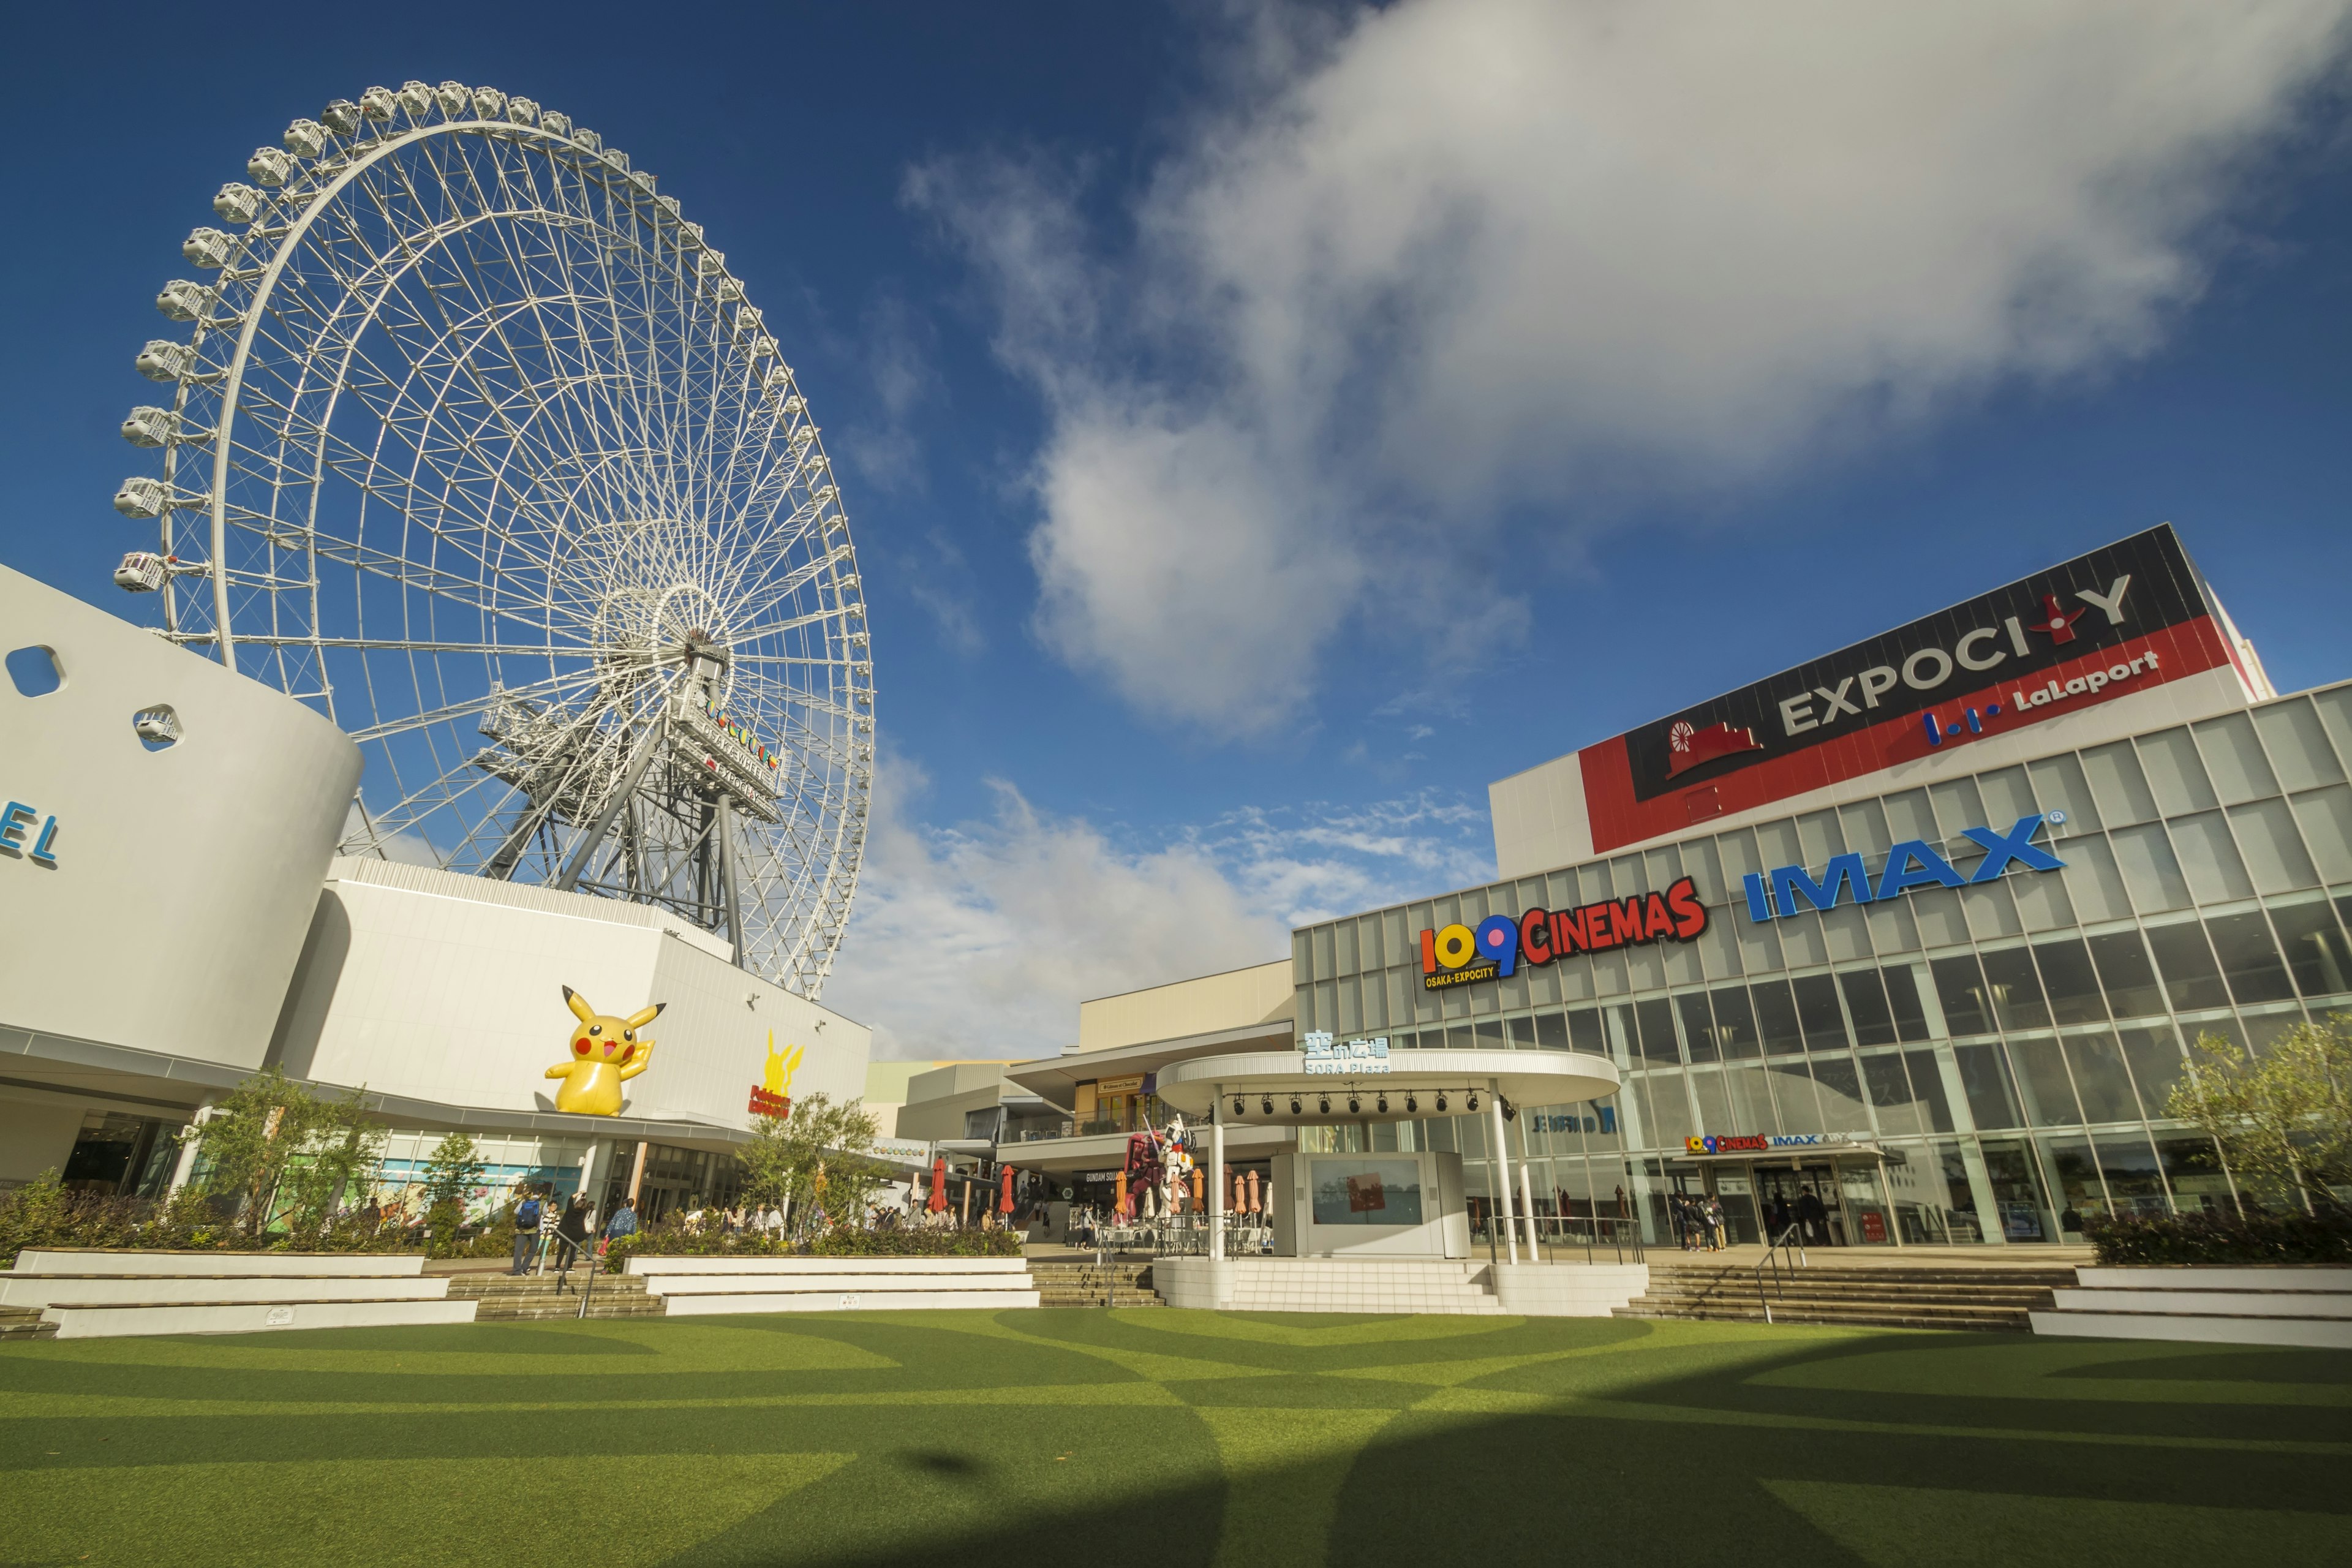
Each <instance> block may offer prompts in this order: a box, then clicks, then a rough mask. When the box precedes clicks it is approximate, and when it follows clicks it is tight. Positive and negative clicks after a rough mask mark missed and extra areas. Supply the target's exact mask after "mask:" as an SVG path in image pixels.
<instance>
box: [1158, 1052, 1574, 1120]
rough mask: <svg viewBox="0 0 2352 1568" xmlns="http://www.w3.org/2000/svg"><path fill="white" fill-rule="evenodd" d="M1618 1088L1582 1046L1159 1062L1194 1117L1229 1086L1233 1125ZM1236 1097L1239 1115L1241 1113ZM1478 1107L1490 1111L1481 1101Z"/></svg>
mask: <svg viewBox="0 0 2352 1568" xmlns="http://www.w3.org/2000/svg"><path fill="white" fill-rule="evenodd" d="M1617 1087H1618V1079H1617V1066H1616V1064H1615V1063H1614V1062H1612V1061H1610V1060H1609V1059H1608V1058H1605V1057H1597V1056H1592V1055H1590V1054H1588V1053H1585V1052H1581V1051H1444V1050H1438V1051H1424V1050H1391V1051H1390V1052H1389V1053H1388V1055H1387V1056H1386V1057H1384V1058H1362V1057H1354V1056H1345V1057H1341V1056H1334V1057H1328V1058H1314V1059H1311V1060H1310V1059H1309V1058H1308V1057H1307V1053H1306V1052H1304V1051H1251V1052H1247V1053H1244V1054H1242V1055H1238V1056H1225V1057H1196V1058H1193V1059H1192V1060H1191V1061H1185V1062H1178V1063H1175V1064H1174V1065H1172V1066H1170V1067H1165V1068H1160V1082H1159V1093H1160V1099H1161V1100H1163V1101H1165V1102H1166V1103H1167V1104H1169V1105H1171V1106H1173V1107H1174V1108H1175V1109H1176V1110H1181V1111H1182V1112H1183V1113H1184V1114H1185V1115H1187V1116H1190V1117H1194V1118H1198V1117H1202V1116H1205V1115H1206V1114H1208V1112H1209V1109H1210V1103H1211V1101H1212V1100H1214V1099H1215V1098H1216V1097H1217V1096H1218V1095H1220V1094H1223V1096H1225V1097H1226V1098H1225V1101H1224V1103H1223V1106H1221V1107H1220V1108H1219V1113H1220V1114H1221V1115H1222V1116H1223V1118H1224V1120H1225V1122H1226V1124H1227V1125H1228V1126H1261V1125H1263V1126H1285V1125H1286V1126H1323V1125H1332V1124H1336V1123H1340V1122H1349V1121H1421V1120H1424V1119H1427V1118H1431V1117H1438V1116H1467V1115H1470V1114H1472V1107H1471V1105H1470V1103H1469V1100H1470V1097H1471V1096H1472V1095H1473V1094H1476V1095H1480V1096H1485V1095H1489V1094H1492V1093H1495V1092H1496V1091H1497V1090H1499V1091H1500V1092H1501V1094H1502V1096H1503V1098H1504V1099H1505V1100H1507V1101H1508V1102H1509V1103H1510V1104H1511V1105H1512V1106H1514V1107H1518V1106H1528V1107H1533V1106H1538V1105H1574V1104H1578V1103H1580V1102H1582V1101H1585V1100H1605V1099H1607V1098H1608V1097H1609V1096H1611V1095H1612V1094H1615V1093H1616V1092H1617ZM1236 1096H1238V1097H1239V1098H1240V1100H1241V1101H1242V1110H1241V1113H1240V1114H1239V1115H1235V1114H1234V1108H1233V1100H1234V1097H1236ZM1441 1096H1442V1097H1444V1101H1445V1104H1444V1107H1443V1108H1442V1109H1441V1108H1440V1107H1439V1105H1438V1103H1437V1102H1438V1100H1439V1098H1440V1097H1441ZM1383 1098H1385V1099H1386V1100H1387V1101H1388V1104H1387V1107H1386V1109H1384V1110H1383V1109H1381V1100H1382V1099H1383ZM1350 1099H1352V1100H1354V1101H1355V1105H1354V1107H1353V1108H1352V1109H1351V1108H1350V1107H1349V1100H1350ZM1293 1100H1297V1104H1298V1110H1296V1111H1293V1110H1291V1109H1290V1107H1291V1102H1292V1101H1293ZM1327 1102H1328V1107H1329V1109H1328V1110H1326V1109H1324V1107H1325V1105H1326V1104H1327ZM1269 1103H1270V1105H1271V1109H1268V1106H1269ZM1477 1110H1478V1111H1479V1112H1481V1113H1483V1112H1484V1111H1485V1110H1486V1101H1485V1100H1483V1099H1482V1100H1480V1101H1479V1104H1478V1107H1477Z"/></svg>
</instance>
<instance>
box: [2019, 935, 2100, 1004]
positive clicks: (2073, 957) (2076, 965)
mask: <svg viewBox="0 0 2352 1568" xmlns="http://www.w3.org/2000/svg"><path fill="white" fill-rule="evenodd" d="M2033 963H2034V965H2035V967H2037V968H2039V969H2040V970H2041V971H2042V993H2043V994H2045V995H2047V996H2048V997H2049V998H2050V1016H2052V1017H2053V1018H2055V1019H2056V1020H2057V1021H2058V1022H2059V1023H2061V1024H2104V1023H2105V1022H2106V1021H2107V1005H2106V1002H2105V999H2104V998H2103V997H2101V995H2100V994H2099V978H2098V976H2097V975H2096V974H2095V973H2093V972H2092V969H2091V953H2090V950H2089V949H2088V948H2086V947H2084V945H2083V944H2082V942H2078V941H2072V940H2069V941H2066V942H2036V943H2035V944H2034V948H2033Z"/></svg>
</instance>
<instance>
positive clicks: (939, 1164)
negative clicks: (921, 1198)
mask: <svg viewBox="0 0 2352 1568" xmlns="http://www.w3.org/2000/svg"><path fill="white" fill-rule="evenodd" d="M923 1206H924V1207H925V1208H927V1209H929V1210H930V1211H931V1213H933V1214H943V1213H945V1212H946V1210H947V1206H948V1163H947V1161H946V1160H944V1159H939V1160H933V1161H932V1162H931V1197H930V1201H929V1203H927V1204H925V1205H923Z"/></svg>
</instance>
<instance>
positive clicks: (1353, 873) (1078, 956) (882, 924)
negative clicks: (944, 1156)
mask: <svg viewBox="0 0 2352 1568" xmlns="http://www.w3.org/2000/svg"><path fill="white" fill-rule="evenodd" d="M922 789H923V781H922V778H921V774H920V773H919V771H918V770H916V769H914V768H913V767H911V766H910V765H909V764H908V763H904V762H901V761H895V760H889V759H886V763H885V766H884V767H883V768H882V769H881V771H880V773H879V774H878V776H877V788H876V801H875V809H874V817H873V824H872V826H871V827H870V828H869V830H868V833H867V837H866V864H865V868H864V871H863V872H862V874H861V877H860V879H859V884H858V894H857V908H856V915H855V916H854V918H853V920H852V922H851V925H850V930H849V932H848V935H847V938H846V940H845V942H843V944H842V957H841V962H840V963H839V964H838V966H837V967H836V968H835V973H834V974H833V977H832V978H831V980H830V981H829V982H828V983H827V984H826V987H825V1003H826V1005H828V1006H833V1007H837V1008H839V1009H841V1010H842V1011H843V1012H844V1013H845V1014H847V1015H848V1016H852V1017H855V1018H857V1019H859V1020H860V1021H861V1022H865V1023H868V1024H871V1025H873V1026H875V1030H876V1037H875V1054H876V1056H877V1057H896V1058H918V1059H929V1058H949V1057H1034V1056H1050V1055H1052V1054H1054V1053H1055V1052H1056V1051H1058V1050H1060V1049H1061V1048H1062V1047H1063V1046H1065V1045H1066V1044H1067V1043H1069V1042H1070V1041H1071V1040H1073V1039H1074V1038H1076V1034H1077V1009H1078V1004H1079V1003H1080V1002H1082V1001H1085V1000H1087V999H1088V998H1090V997H1096V996H1106V995H1113V994H1118V993H1119V992H1122V991H1128V990H1132V989H1135V988H1137V987H1139V986H1144V985H1153V984H1163V983H1165V982H1168V981H1171V980H1183V979H1189V978H1191V977H1192V976H1195V975H1201V974H1212V973H1217V972H1219V971H1222V970H1226V969H1234V968H1238V967H1240V966H1242V965H1244V964H1251V963H1266V962H1268V961H1270V960H1273V959H1277V958H1282V957H1285V956H1286V955H1287V954H1288V952H1289V951H1290V929H1291V927H1292V925H1293V924H1294V923H1299V922H1304V921H1309V920H1314V919H1319V918H1323V917H1325V916H1328V915H1330V914H1333V913H1338V912H1341V911H1345V910H1357V909H1361V908H1365V907H1367V906H1369V905H1375V904H1378V903H1381V902H1382V901H1384V900H1391V899H1395V898H1401V897H1404V896H1408V895H1410V894H1420V893H1427V892H1430V891H1433V890H1435V889H1438V888H1443V887H1452V886H1459V885H1462V884H1464V883H1467V882H1471V881H1475V880H1478V879H1484V878H1486V877H1487V876H1490V875H1491V874H1492V872H1493V861H1492V859H1491V857H1490V856H1489V853H1488V850H1487V847H1486V814H1485V812H1484V811H1483V810H1479V809H1476V808H1475V807H1473V806H1471V805H1466V804H1463V803H1455V802H1445V801H1441V800H1438V799H1436V798H1433V797H1425V798H1421V799H1416V800H1411V801H1401V802H1393V803H1388V804H1385V805H1374V806H1370V807H1365V808H1360V809H1357V810H1352V811H1347V812H1320V813H1318V812H1308V813H1276V812H1261V811H1255V810H1248V811H1242V812H1237V813H1234V814H1232V815H1230V816H1226V817H1223V818H1222V819H1220V820H1218V821H1215V822H1212V823H1208V824H1205V825H1202V826H1197V827H1194V828H1191V829H1187V830H1182V831H1180V832H1177V833H1174V834H1171V835H1167V836H1165V837H1163V838H1162V839H1161V840H1160V841H1158V842H1154V843H1148V844H1136V843H1130V842H1128V841H1127V840H1126V837H1125V836H1123V835H1121V834H1119V833H1117V832H1110V831H1106V830H1104V829H1102V828H1100V827H1097V826H1095V825H1093V824H1091V823H1088V822H1086V821H1084V820H1081V819H1076V818H1065V817H1056V816H1051V815H1050V814H1047V813H1044V812H1041V811H1039V810H1037V809H1036V808H1035V807H1034V805H1031V804H1030V803H1029V802H1028V801H1027V800H1025V799H1024V798H1023V796H1022V795H1021V794H1020V793H1019V792H1018V791H1017V790H1015V789H1014V788H1013V786H1012V785H1010V784H1003V783H1001V782H1000V783H994V784H992V789H993V790H994V792H995V796H996V812H995V815H994V816H993V817H992V819H991V820H989V821H986V822H977V823H966V824H962V825H960V826H955V827H950V828H940V827H931V826H924V825H922V824H919V822H917V821H916V820H915V819H914V817H913V816H912V813H911V807H912V805H913V801H914V798H915V797H916V796H918V795H919V794H920V793H921V792H922Z"/></svg>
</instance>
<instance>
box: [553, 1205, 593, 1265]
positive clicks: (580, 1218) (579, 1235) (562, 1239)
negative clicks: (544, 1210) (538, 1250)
mask: <svg viewBox="0 0 2352 1568" xmlns="http://www.w3.org/2000/svg"><path fill="white" fill-rule="evenodd" d="M595 1218H596V1211H595V1210H594V1209H593V1208H591V1207H590V1206H589V1205H588V1194H586V1193H574V1194H572V1202H571V1203H570V1204H569V1205H565V1207H564V1210H563V1217H562V1219H559V1220H557V1221H556V1222H555V1249H556V1250H555V1267H556V1270H557V1272H559V1273H569V1272H571V1269H572V1264H573V1263H574V1262H575V1261H576V1260H577V1259H578V1258H579V1257H580V1249H581V1248H582V1247H585V1246H586V1245H588V1227H589V1226H590V1225H592V1224H593V1222H594V1221H595Z"/></svg>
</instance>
